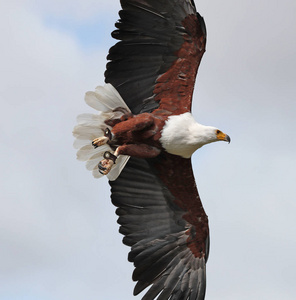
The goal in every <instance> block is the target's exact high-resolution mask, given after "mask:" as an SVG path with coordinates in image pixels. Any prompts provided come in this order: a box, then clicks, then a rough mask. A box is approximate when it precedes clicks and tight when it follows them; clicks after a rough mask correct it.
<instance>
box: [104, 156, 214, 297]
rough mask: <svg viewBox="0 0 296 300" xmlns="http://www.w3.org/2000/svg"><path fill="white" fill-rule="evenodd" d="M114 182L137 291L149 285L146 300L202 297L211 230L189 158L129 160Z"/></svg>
mask: <svg viewBox="0 0 296 300" xmlns="http://www.w3.org/2000/svg"><path fill="white" fill-rule="evenodd" d="M110 185H111V192H112V196H111V197H112V202H113V204H114V205H115V206H117V207H118V209H117V211H116V213H117V214H118V216H119V219H118V223H119V224H120V225H121V227H120V232H121V233H122V234H124V235H125V237H124V239H123V242H124V244H126V245H128V246H131V251H130V253H129V261H131V262H133V263H134V265H135V270H134V273H133V280H134V281H137V284H136V286H135V289H134V294H135V295H137V294H138V293H140V292H141V291H142V290H144V289H145V288H146V287H148V286H151V287H150V289H149V290H148V291H147V293H146V294H145V296H144V297H143V298H142V300H152V299H155V298H156V297H157V296H158V295H159V296H158V298H157V299H158V300H168V299H170V300H182V299H184V300H203V299H204V296H205V287H206V268H205V264H206V260H207V257H208V252H209V229H208V218H207V216H206V214H205V212H204V210H203V207H202V204H201V201H200V198H199V195H198V192H197V188H196V185H195V181H194V176H193V172H192V168H191V160H190V159H185V158H181V157H179V156H174V155H170V154H161V156H160V157H157V158H155V159H149V160H145V159H136V158H131V159H130V160H129V162H128V164H127V166H126V167H125V169H124V170H123V171H122V173H121V175H120V176H119V178H118V179H117V180H116V181H113V182H110Z"/></svg>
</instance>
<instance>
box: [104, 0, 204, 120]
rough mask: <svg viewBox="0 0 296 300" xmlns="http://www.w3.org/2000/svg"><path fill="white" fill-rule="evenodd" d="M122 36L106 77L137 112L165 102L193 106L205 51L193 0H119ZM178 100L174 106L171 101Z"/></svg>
mask: <svg viewBox="0 0 296 300" xmlns="http://www.w3.org/2000/svg"><path fill="white" fill-rule="evenodd" d="M121 5H122V8H123V9H122V10H121V11H120V12H119V15H120V20H119V21H118V23H116V27H117V28H118V29H117V30H115V31H114V32H113V33H112V36H113V37H114V38H116V39H118V40H121V41H120V42H118V43H117V44H116V45H115V46H113V47H112V48H111V49H110V51H109V55H108V57H107V58H108V60H110V62H109V63H108V64H107V70H106V72H105V77H106V79H105V81H106V82H107V83H111V84H112V85H113V86H114V87H115V88H116V89H117V91H118V92H119V93H120V94H121V96H122V98H123V99H124V100H125V102H126V103H127V105H128V106H129V108H130V109H131V111H132V112H133V113H134V114H138V113H141V112H151V111H153V110H154V109H156V108H158V107H159V105H160V106H161V104H163V106H164V107H163V108H165V109H166V110H169V111H171V110H172V107H173V106H176V110H175V111H172V113H174V114H179V113H183V112H185V111H190V110H191V100H192V93H193V88H194V83H195V77H196V73H197V69H198V66H199V64H200V61H201V58H202V55H203V53H204V52H205V43H206V29H205V24H204V21H203V18H202V17H201V16H200V15H199V14H198V13H197V12H196V10H195V6H194V3H193V1H190V0H170V1H168V0H121ZM172 102H175V103H174V105H171V104H172Z"/></svg>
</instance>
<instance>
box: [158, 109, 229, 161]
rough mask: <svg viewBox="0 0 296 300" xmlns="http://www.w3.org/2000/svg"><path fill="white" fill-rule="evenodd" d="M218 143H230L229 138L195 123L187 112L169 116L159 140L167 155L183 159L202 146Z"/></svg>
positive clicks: (215, 129) (217, 130)
mask: <svg viewBox="0 0 296 300" xmlns="http://www.w3.org/2000/svg"><path fill="white" fill-rule="evenodd" d="M218 141H226V142H228V143H230V137H229V136H228V135H227V134H225V133H223V132H222V131H221V130H219V129H217V128H215V127H212V126H204V125H201V124H199V123H197V122H196V121H195V120H194V118H193V116H192V114H191V113H189V112H187V113H184V114H182V115H176V116H170V117H169V118H168V120H167V121H166V123H165V126H164V127H163V130H162V133H161V138H160V142H161V144H162V146H163V148H164V149H165V150H166V151H167V152H168V153H171V154H175V155H179V156H182V157H185V158H189V157H190V156H191V155H192V154H193V152H194V151H195V150H197V149H198V148H200V147H202V146H203V145H206V144H209V143H213V142H218Z"/></svg>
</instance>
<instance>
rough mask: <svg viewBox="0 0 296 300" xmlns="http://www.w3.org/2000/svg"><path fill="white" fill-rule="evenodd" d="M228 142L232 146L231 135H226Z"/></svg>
mask: <svg viewBox="0 0 296 300" xmlns="http://www.w3.org/2000/svg"><path fill="white" fill-rule="evenodd" d="M226 141H227V142H228V144H230V142H231V138H230V136H229V135H226Z"/></svg>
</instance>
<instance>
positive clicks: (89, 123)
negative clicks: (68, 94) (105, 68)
mask: <svg viewBox="0 0 296 300" xmlns="http://www.w3.org/2000/svg"><path fill="white" fill-rule="evenodd" d="M85 102H86V103H87V104H88V105H89V106H91V107H92V108H94V109H96V110H97V111H98V114H96V115H94V114H81V115H79V116H78V117H77V123H78V125H76V126H75V127H74V130H73V135H74V137H75V138H76V139H75V141H74V147H75V148H76V149H79V150H78V151H77V159H78V160H82V161H86V168H87V169H88V170H90V171H92V174H93V176H94V177H95V178H100V177H102V176H103V175H102V174H100V172H99V169H98V164H99V162H100V161H101V160H102V159H103V155H104V153H105V151H110V152H113V151H112V149H111V148H110V146H109V145H108V144H106V145H102V146H99V147H98V148H96V149H95V148H94V147H93V146H92V141H93V140H94V139H95V138H98V137H101V136H103V135H104V130H105V129H106V128H107V127H108V128H109V129H110V130H111V129H112V128H111V127H110V126H107V125H106V124H105V120H107V119H111V118H114V117H116V116H119V117H120V116H121V114H122V113H121V112H113V111H112V110H114V109H115V108H117V107H123V108H125V109H126V110H127V111H129V112H130V110H129V108H128V107H127V105H126V104H125V102H124V101H123V99H122V98H121V96H120V94H119V93H118V92H117V90H116V89H115V88H114V87H113V86H112V85H111V84H106V85H105V86H104V87H103V86H98V87H97V88H96V90H95V91H94V92H87V93H86V95H85ZM128 159H129V156H126V155H121V156H119V157H118V158H117V160H116V164H115V165H114V166H113V168H112V169H111V171H110V172H109V174H108V175H107V177H108V179H109V180H111V181H112V180H115V179H116V178H117V177H118V176H119V174H120V173H121V171H122V170H123V168H124V166H125V165H126V163H127V162H128Z"/></svg>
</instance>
